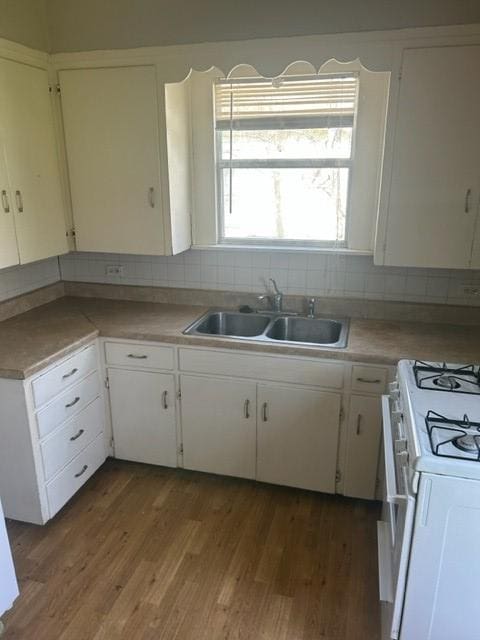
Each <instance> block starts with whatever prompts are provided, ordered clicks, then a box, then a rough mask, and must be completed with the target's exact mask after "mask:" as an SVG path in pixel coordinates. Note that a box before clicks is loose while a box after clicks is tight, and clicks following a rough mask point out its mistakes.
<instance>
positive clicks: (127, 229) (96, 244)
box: [59, 65, 190, 255]
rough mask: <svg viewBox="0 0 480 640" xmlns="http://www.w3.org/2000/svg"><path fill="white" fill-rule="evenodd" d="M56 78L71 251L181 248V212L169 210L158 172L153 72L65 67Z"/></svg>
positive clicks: (163, 175)
mask: <svg viewBox="0 0 480 640" xmlns="http://www.w3.org/2000/svg"><path fill="white" fill-rule="evenodd" d="M59 78H60V86H61V99H62V110H63V121H64V129H65V139H66V149H67V160H68V169H69V175H70V187H71V195H72V205H73V218H74V224H75V232H76V245H77V249H78V250H80V251H105V252H114V253H138V254H150V255H164V254H172V253H177V252H178V251H183V250H185V249H186V248H188V246H190V237H189V235H190V224H189V222H188V224H185V218H187V217H189V211H187V208H188V207H187V205H185V206H184V207H182V210H181V211H178V208H179V207H178V206H174V205H176V201H175V203H174V205H172V202H171V201H172V199H174V198H172V196H171V194H170V189H169V180H168V169H167V168H166V167H164V170H163V172H162V166H163V165H164V164H165V165H167V164H168V152H167V142H168V140H167V135H166V132H165V131H164V129H166V124H165V123H166V111H165V109H166V107H165V100H163V96H160V95H159V93H158V85H157V78H156V70H155V67H154V66H153V65H146V66H132V67H115V68H113V67H112V68H94V69H69V70H64V71H60V72H59ZM159 122H160V123H163V125H164V126H163V129H162V131H160V129H159ZM170 211H174V212H175V216H176V219H175V220H172V218H171V216H170V213H169V212H170ZM177 222H180V227H181V230H180V232H178V228H177V227H178V225H177V224H176V223H177ZM182 229H183V232H182ZM179 235H180V237H178V236H179Z"/></svg>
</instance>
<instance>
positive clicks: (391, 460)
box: [382, 396, 407, 504]
mask: <svg viewBox="0 0 480 640" xmlns="http://www.w3.org/2000/svg"><path fill="white" fill-rule="evenodd" d="M382 418H383V419H382V422H383V450H384V454H385V485H386V490H387V496H386V497H387V502H389V503H390V504H399V503H401V502H405V500H406V499H407V496H405V495H401V494H399V493H398V490H397V479H396V477H395V457H394V452H393V438H392V420H391V417H390V397H389V396H382Z"/></svg>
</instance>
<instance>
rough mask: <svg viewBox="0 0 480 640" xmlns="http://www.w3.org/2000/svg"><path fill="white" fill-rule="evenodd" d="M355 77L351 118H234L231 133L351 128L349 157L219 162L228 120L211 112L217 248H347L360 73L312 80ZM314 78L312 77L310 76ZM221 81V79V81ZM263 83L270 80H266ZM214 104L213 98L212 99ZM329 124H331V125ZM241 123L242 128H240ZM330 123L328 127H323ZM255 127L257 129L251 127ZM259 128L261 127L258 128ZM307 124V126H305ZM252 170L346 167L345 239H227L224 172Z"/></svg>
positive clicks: (346, 116) (348, 73) (341, 74)
mask: <svg viewBox="0 0 480 640" xmlns="http://www.w3.org/2000/svg"><path fill="white" fill-rule="evenodd" d="M342 76H343V77H345V76H350V77H355V78H356V81H357V91H356V96H355V106H354V111H353V114H352V115H338V116H325V115H318V116H311V115H306V116H303V117H302V116H298V117H297V116H295V117H292V116H287V117H284V116H281V115H280V116H272V117H268V118H267V117H265V118H250V119H244V120H239V119H237V120H236V121H235V122H236V126H235V128H234V130H236V131H245V130H250V131H256V130H268V129H271V130H273V131H281V130H282V129H306V128H310V129H311V128H333V127H335V126H336V127H338V126H341V125H342V124H343V125H345V123H346V122H348V125H349V126H351V127H352V144H351V149H350V157H349V158H288V159H242V160H230V159H228V160H224V159H222V142H221V133H222V132H223V131H229V130H230V127H229V126H228V125H229V123H228V121H226V120H224V121H217V119H216V115H215V112H214V114H213V115H214V127H213V133H214V153H215V158H214V162H215V193H216V210H217V212H216V213H217V215H216V219H217V244H218V245H220V246H252V247H255V246H264V247H277V248H282V247H286V248H288V247H297V248H298V247H305V248H323V249H336V248H338V249H346V248H347V247H348V246H349V245H348V243H349V233H350V211H351V186H352V174H353V172H354V166H355V149H356V137H357V136H356V132H357V117H358V100H359V95H360V73H359V72H358V71H350V72H346V73H345V72H338V73H325V74H322V73H320V74H317V75H316V76H315V77H324V78H325V77H335V78H337V77H342ZM312 77H313V76H312ZM259 79H260V78H259V77H254V78H249V80H254V81H257V82H258V80H259ZM289 79H292V80H293V79H295V77H294V76H292V78H289V77H288V76H285V80H286V81H288V80H289ZM222 80H223V81H224V79H222ZM239 80H240V79H239V78H233V79H232V81H233V82H238V81H239ZM265 80H266V81H268V80H270V79H269V78H265ZM213 92H215V83H214V85H213ZM214 103H215V97H214ZM332 121H333V122H334V124H333V125H332ZM219 122H224V123H225V125H222V126H220V127H219V126H218V123H219ZM278 122H284V123H285V122H288V124H289V125H290V124H291V125H295V124H298V125H300V126H288V127H285V126H282V127H279V126H275V125H276V124H277V123H278ZM239 123H241V126H239ZM327 123H328V124H329V126H328V127H327V126H326V124H327ZM255 124H257V126H254V125H255ZM260 125H261V126H260ZM307 125H308V126H307ZM230 168H232V169H236V168H239V169H242V168H245V169H255V168H266V169H270V168H272V169H275V168H281V169H283V168H286V169H288V168H300V169H304V168H305V169H308V168H313V169H316V168H346V169H348V179H347V198H346V203H345V236H344V238H343V240H307V239H303V240H294V239H288V238H281V239H280V238H270V237H258V238H248V237H237V238H232V237H226V236H225V222H224V219H225V215H226V212H225V210H224V206H223V203H224V191H223V171H224V170H225V169H230Z"/></svg>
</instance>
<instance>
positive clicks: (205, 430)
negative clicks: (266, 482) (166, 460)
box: [181, 376, 256, 478]
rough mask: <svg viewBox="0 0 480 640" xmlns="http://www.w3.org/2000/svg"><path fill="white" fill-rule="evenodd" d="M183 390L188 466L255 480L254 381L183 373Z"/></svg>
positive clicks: (184, 437)
mask: <svg viewBox="0 0 480 640" xmlns="http://www.w3.org/2000/svg"><path fill="white" fill-rule="evenodd" d="M181 388H182V434H183V461H184V466H185V467H186V468H187V469H196V470H197V471H208V472H210V473H219V474H222V475H227V476H237V477H241V478H254V477H255V450H256V442H255V440H256V403H255V399H256V384H255V383H254V382H244V381H240V380H229V379H226V378H202V377H200V376H182V377H181Z"/></svg>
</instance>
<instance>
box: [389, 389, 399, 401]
mask: <svg viewBox="0 0 480 640" xmlns="http://www.w3.org/2000/svg"><path fill="white" fill-rule="evenodd" d="M399 397H400V390H399V388H398V387H396V388H395V389H390V398H391V399H392V400H398V399H399Z"/></svg>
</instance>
